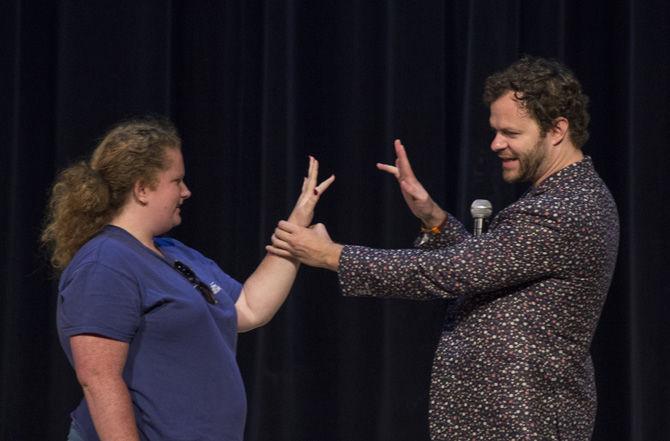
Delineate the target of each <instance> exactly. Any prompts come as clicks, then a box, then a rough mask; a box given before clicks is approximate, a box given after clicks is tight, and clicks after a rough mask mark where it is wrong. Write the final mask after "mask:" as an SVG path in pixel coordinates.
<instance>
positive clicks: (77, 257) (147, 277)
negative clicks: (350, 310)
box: [42, 119, 334, 441]
mask: <svg viewBox="0 0 670 441" xmlns="http://www.w3.org/2000/svg"><path fill="white" fill-rule="evenodd" d="M317 172H318V163H317V161H316V160H315V159H314V158H311V157H310V160H309V170H308V177H307V178H305V181H304V183H303V188H302V193H301V194H300V197H299V199H298V202H297V203H296V206H295V208H294V209H293V212H292V213H291V218H292V219H293V222H295V223H299V224H301V225H305V226H306V225H309V224H310V223H311V220H312V216H313V210H314V207H315V205H316V203H317V201H318V199H319V196H320V195H321V194H322V193H323V191H325V190H326V189H327V188H328V186H329V185H330V184H331V183H332V182H333V180H334V176H331V177H330V178H328V179H327V180H325V181H324V182H322V183H321V184H320V185H318V186H317V185H316V184H317ZM190 196H191V192H190V191H189V189H188V187H187V186H186V184H185V182H184V163H183V159H182V154H181V140H180V138H179V135H178V134H177V132H176V130H175V128H174V127H173V126H172V125H171V124H170V123H169V122H167V121H164V120H159V119H142V120H133V121H129V122H124V123H121V124H119V125H117V126H116V127H114V128H113V129H112V130H110V131H109V132H108V133H107V134H106V136H105V137H104V138H103V139H102V141H101V142H100V144H99V145H98V146H97V148H96V149H95V151H94V152H93V154H92V156H91V159H90V161H89V162H82V163H79V164H76V165H74V166H72V167H70V168H68V169H66V170H64V171H63V172H62V173H61V174H60V175H59V177H58V179H57V181H56V183H55V184H54V186H53V189H52V196H51V201H50V204H49V215H48V220H47V225H46V227H45V229H44V231H43V235H42V240H43V242H44V243H46V244H47V245H49V246H50V248H51V251H52V259H51V260H52V264H53V266H54V267H55V268H56V270H58V271H62V274H61V277H60V283H59V298H58V332H59V337H60V341H61V345H62V347H63V349H64V351H65V353H66V355H67V356H68V359H69V360H70V363H71V364H72V365H73V367H74V369H75V371H76V374H77V379H78V380H79V382H80V384H81V386H82V389H83V392H84V399H83V400H82V402H81V404H80V405H79V406H78V407H77V408H76V409H75V411H74V412H73V413H72V426H71V429H70V435H69V437H70V438H69V439H71V440H85V441H93V440H98V439H101V440H216V441H221V440H242V437H243V431H244V421H245V414H246V399H245V393H244V386H243V383H242V378H241V376H240V372H239V369H238V366H237V363H236V361H235V344H236V334H237V332H244V331H248V330H250V329H254V328H256V327H259V326H262V325H263V324H265V323H267V322H268V321H269V320H270V319H271V318H272V316H273V315H274V314H275V312H276V311H277V310H278V309H279V307H280V306H281V304H282V303H283V301H284V299H285V298H286V296H287V294H288V292H289V290H290V288H291V285H292V284H293V281H294V279H295V276H296V273H297V270H298V265H299V264H298V263H297V262H295V261H293V260H288V259H285V258H281V257H278V256H273V255H267V256H266V257H265V258H264V259H263V260H262V261H261V263H260V265H259V266H258V268H257V269H256V270H255V271H254V273H253V274H252V275H251V276H250V277H249V278H248V279H247V280H246V281H245V282H244V284H243V285H241V284H240V283H238V282H237V281H235V280H233V279H232V278H231V277H229V276H228V275H226V274H225V273H224V272H223V271H222V270H221V269H220V268H219V267H218V266H217V265H216V264H215V263H214V262H213V261H211V260H209V259H207V258H206V257H204V256H203V255H202V254H200V253H199V252H197V251H196V250H194V249H191V248H189V247H187V246H186V245H184V244H182V243H180V242H179V241H177V240H175V239H171V238H169V237H159V236H160V235H162V234H165V233H167V232H168V231H169V230H170V229H171V228H172V227H174V226H176V225H179V224H180V223H181V214H180V207H181V205H182V204H183V202H184V201H185V200H186V199H188V198H189V197H190Z"/></svg>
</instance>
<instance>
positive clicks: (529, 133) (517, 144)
mask: <svg viewBox="0 0 670 441" xmlns="http://www.w3.org/2000/svg"><path fill="white" fill-rule="evenodd" d="M489 124H490V125H491V128H492V129H493V130H494V131H495V137H494V138H493V141H491V150H493V152H494V153H495V154H497V155H498V157H499V158H500V159H501V160H502V171H503V179H504V180H505V182H510V183H511V182H526V181H530V182H532V183H535V182H536V181H537V180H538V179H539V178H540V177H541V176H542V173H543V170H544V169H545V168H546V166H547V164H545V163H546V162H547V159H546V158H547V150H548V148H549V142H548V139H547V136H546V135H545V136H541V131H540V126H539V125H538V124H537V122H536V121H535V120H534V119H533V118H532V117H531V116H530V115H529V114H528V112H527V111H526V110H525V109H524V108H523V107H522V106H521V105H520V103H519V102H518V101H517V100H515V99H514V93H513V92H507V93H506V94H505V95H503V96H501V97H500V98H498V99H497V100H496V101H494V102H493V103H491V116H490V117H489Z"/></svg>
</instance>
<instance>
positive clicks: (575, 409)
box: [268, 58, 619, 440]
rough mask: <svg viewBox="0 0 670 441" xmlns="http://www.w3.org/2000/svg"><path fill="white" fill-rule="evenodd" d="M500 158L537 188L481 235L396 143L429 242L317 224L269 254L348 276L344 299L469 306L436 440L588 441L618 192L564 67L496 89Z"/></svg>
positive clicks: (507, 74)
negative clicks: (602, 172)
mask: <svg viewBox="0 0 670 441" xmlns="http://www.w3.org/2000/svg"><path fill="white" fill-rule="evenodd" d="M484 101H485V102H486V103H487V104H488V105H489V108H490V118H489V122H490V125H491V127H492V128H493V130H494V131H495V136H494V138H493V141H492V142H491V150H492V151H493V152H494V153H495V154H496V155H497V156H498V157H499V158H500V160H501V162H502V174H503V178H504V180H505V181H506V182H521V181H525V182H530V183H531V184H532V185H531V187H530V189H529V190H528V191H527V192H526V193H525V194H524V195H523V196H522V197H521V199H519V200H518V201H517V202H515V203H514V204H512V205H510V206H509V207H507V208H505V209H504V210H502V211H501V212H500V213H499V214H498V215H497V216H496V217H495V218H494V219H493V221H492V222H491V226H490V228H489V231H488V232H487V233H486V234H483V235H481V236H479V237H473V236H471V235H470V234H469V233H468V232H466V230H465V229H464V228H463V225H462V224H461V223H460V222H459V221H458V220H456V219H454V218H453V217H452V216H451V215H449V214H447V213H446V212H444V211H443V210H442V209H441V208H440V207H439V206H438V205H437V204H436V203H435V202H434V201H433V200H432V199H431V198H430V196H429V195H428V193H427V192H426V191H425V189H424V188H423V187H422V186H421V184H420V183H419V181H418V180H417V179H416V177H415V176H414V174H413V172H412V168H411V166H410V163H409V160H408V158H407V155H406V153H405V149H404V147H403V146H402V144H401V143H400V141H396V142H395V150H396V154H397V160H396V165H395V166H390V165H383V164H379V165H378V168H380V169H381V170H384V171H387V172H389V173H391V174H393V175H395V176H396V178H397V179H398V181H399V183H400V188H401V191H402V194H403V196H404V198H405V200H406V201H407V204H408V206H409V208H410V209H411V210H412V212H413V213H414V214H415V215H416V216H417V217H418V218H419V219H421V221H422V222H423V224H424V228H423V231H424V234H425V235H427V236H428V237H427V240H422V241H418V242H417V246H416V247H415V248H414V249H408V250H379V249H370V248H365V247H359V246H350V245H346V246H342V245H339V244H336V243H334V242H332V241H331V240H330V238H329V237H328V235H327V232H326V231H325V228H324V227H323V226H321V225H318V226H316V227H313V228H312V229H308V228H302V227H298V226H296V225H292V224H290V223H287V222H280V224H279V227H278V228H277V230H276V231H275V235H274V237H273V245H272V246H270V247H268V249H269V250H271V251H273V252H275V253H278V254H281V255H289V254H290V255H293V256H295V257H297V258H298V259H299V260H300V261H302V262H304V263H306V264H308V265H312V266H318V267H324V268H327V269H330V270H333V271H337V272H338V274H339V280H340V284H341V289H342V292H343V293H344V295H349V296H375V297H397V298H400V297H401V298H410V299H434V298H459V301H458V302H457V304H458V311H457V315H456V319H455V326H452V327H450V328H449V329H446V330H445V331H444V332H443V334H442V336H441V338H440V342H439V345H438V348H437V351H436V354H435V359H434V364H433V372H432V384H431V391H430V432H431V437H432V439H433V440H463V439H476V440H559V439H560V440H587V439H590V437H591V434H592V431H593V423H594V418H595V413H596V391H595V384H594V375H593V365H592V362H591V357H590V354H589V347H590V344H591V340H592V337H593V333H594V331H595V328H596V325H597V321H598V318H599V315H600V311H601V308H602V305H603V302H604V300H605V296H606V294H607V290H608V289H609V285H610V281H611V278H612V273H613V270H614V264H615V261H616V254H617V247H618V236H619V224H618V217H617V212H616V206H615V203H614V201H613V199H612V196H611V194H610V192H609V191H608V190H607V188H606V186H605V184H604V183H603V182H602V180H601V179H600V177H599V176H598V175H597V173H596V172H595V170H594V168H593V165H592V162H591V159H590V158H589V157H587V156H584V154H583V153H582V146H583V145H584V143H585V142H586V140H587V138H588V132H587V125H588V119H589V117H588V113H587V111H586V104H587V97H586V96H585V95H583V94H582V92H581V86H580V84H579V83H578V81H577V80H576V79H575V78H574V76H573V75H572V73H571V72H570V71H568V70H567V69H566V68H565V67H564V66H562V65H560V64H559V63H557V62H555V61H550V60H544V59H537V58H523V59H521V60H519V61H517V62H516V63H514V64H513V65H511V66H510V67H509V68H507V69H506V70H504V71H503V72H499V73H496V74H494V75H492V76H490V77H489V78H488V79H487V80H486V85H485V92H484Z"/></svg>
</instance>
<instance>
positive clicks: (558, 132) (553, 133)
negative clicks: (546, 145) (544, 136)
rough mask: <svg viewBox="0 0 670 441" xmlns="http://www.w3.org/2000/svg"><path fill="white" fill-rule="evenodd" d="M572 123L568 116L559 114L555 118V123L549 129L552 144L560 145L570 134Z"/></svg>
mask: <svg viewBox="0 0 670 441" xmlns="http://www.w3.org/2000/svg"><path fill="white" fill-rule="evenodd" d="M569 129H570V123H569V122H568V120H567V118H564V117H562V116H559V117H558V118H556V119H555V120H554V125H553V126H552V127H551V129H549V137H550V138H551V145H559V144H560V143H562V142H563V140H565V138H566V137H567V136H568V130H569Z"/></svg>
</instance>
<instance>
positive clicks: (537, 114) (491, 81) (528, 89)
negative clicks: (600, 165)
mask: <svg viewBox="0 0 670 441" xmlns="http://www.w3.org/2000/svg"><path fill="white" fill-rule="evenodd" d="M508 91H511V92H513V93H514V98H515V99H516V100H518V101H519V103H521V105H522V106H523V108H524V109H526V110H527V111H528V113H529V114H530V116H531V117H532V118H533V119H534V120H535V121H537V123H538V125H539V126H540V132H541V134H542V136H544V135H545V134H546V133H547V132H548V131H549V129H551V127H553V125H554V122H555V120H556V118H558V117H564V118H566V119H567V120H568V122H569V124H570V126H569V136H570V139H571V140H572V143H573V144H574V145H575V147H577V148H580V149H581V148H582V146H583V145H584V144H586V141H587V140H588V139H589V132H588V129H587V127H588V125H589V119H590V117H589V113H588V111H587V110H586V106H587V105H588V102H589V98H588V97H587V96H586V95H584V94H583V93H582V87H581V85H580V84H579V81H577V78H575V76H574V74H573V73H572V72H571V71H570V70H569V69H568V68H567V67H565V66H563V65H562V64H561V63H559V62H558V61H556V60H548V59H544V58H536V57H529V56H525V57H523V58H521V59H520V60H519V61H517V62H515V63H513V64H512V65H511V66H509V67H508V68H507V69H505V70H503V71H501V72H496V73H494V74H493V75H491V76H489V77H488V78H487V79H486V83H485V85H484V102H485V103H486V104H487V105H488V106H490V105H491V104H492V103H493V102H494V101H496V100H497V99H498V98H500V97H501V96H503V95H505V94H506V93H507V92H508Z"/></svg>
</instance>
